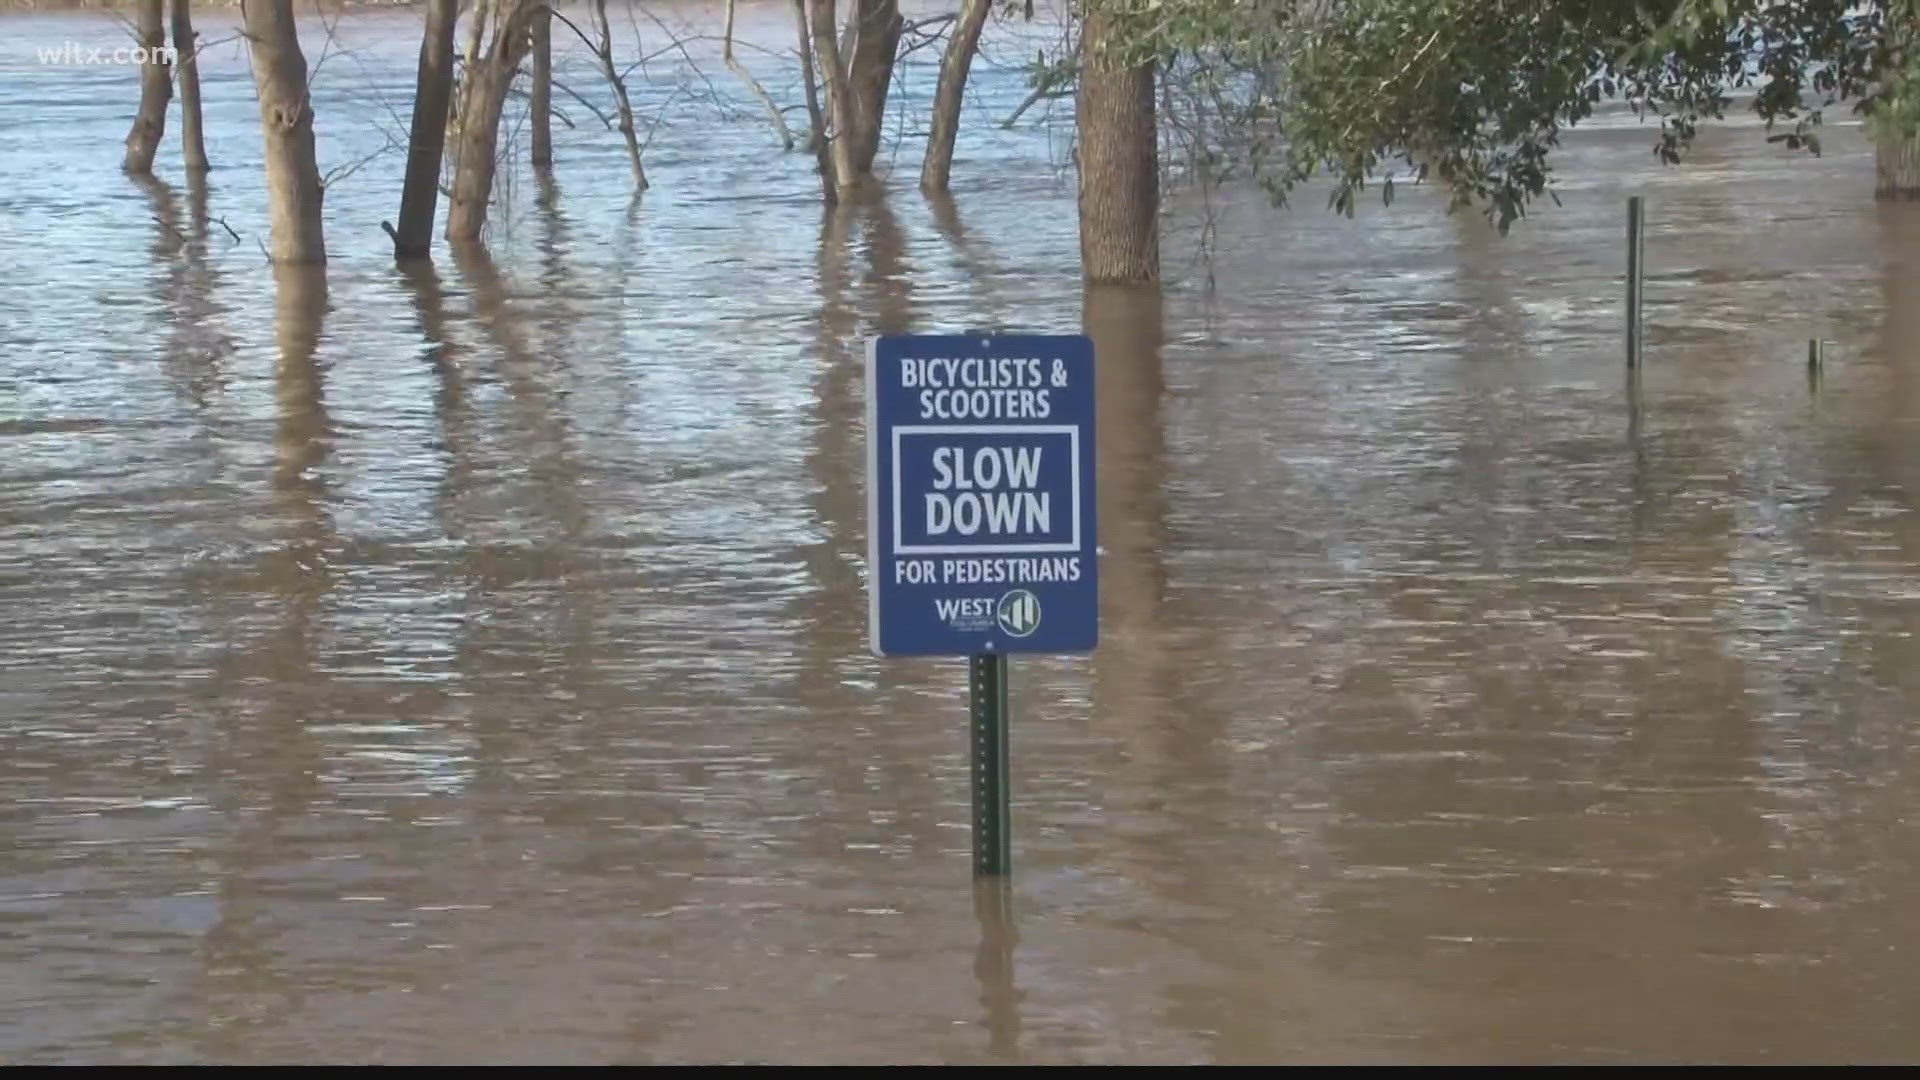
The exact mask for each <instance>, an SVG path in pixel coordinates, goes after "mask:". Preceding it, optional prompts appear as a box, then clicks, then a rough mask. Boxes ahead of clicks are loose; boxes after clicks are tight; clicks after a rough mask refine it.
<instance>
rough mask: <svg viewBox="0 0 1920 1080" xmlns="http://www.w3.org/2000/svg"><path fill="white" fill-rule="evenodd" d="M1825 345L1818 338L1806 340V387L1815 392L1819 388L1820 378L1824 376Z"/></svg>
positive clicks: (1825, 365) (1825, 361)
mask: <svg viewBox="0 0 1920 1080" xmlns="http://www.w3.org/2000/svg"><path fill="white" fill-rule="evenodd" d="M1826 367H1827V343H1826V342H1824V341H1821V340H1820V339H1819V338H1808V339H1807V385H1808V386H1810V387H1812V388H1813V389H1815V390H1818V389H1819V388H1820V377H1821V376H1822V375H1824V374H1826Z"/></svg>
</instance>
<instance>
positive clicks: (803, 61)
mask: <svg viewBox="0 0 1920 1080" xmlns="http://www.w3.org/2000/svg"><path fill="white" fill-rule="evenodd" d="M793 14H794V18H795V20H796V21H798V22H799V24H800V81H801V82H802V83H803V84H804V85H805V86H806V90H807V124H808V130H807V150H808V152H810V153H812V154H813V155H814V156H815V157H816V158H818V160H819V164H820V175H822V176H826V175H828V172H827V170H829V169H830V168H832V165H831V163H829V162H828V160H827V124H826V120H825V119H824V118H823V117H821V115H820V92H819V90H818V88H817V86H816V84H815V81H814V76H813V33H812V32H811V31H809V30H808V29H807V0H793Z"/></svg>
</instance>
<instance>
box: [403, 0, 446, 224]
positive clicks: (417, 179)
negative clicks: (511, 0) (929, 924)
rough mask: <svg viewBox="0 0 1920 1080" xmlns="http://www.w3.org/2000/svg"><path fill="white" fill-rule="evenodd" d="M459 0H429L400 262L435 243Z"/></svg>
mask: <svg viewBox="0 0 1920 1080" xmlns="http://www.w3.org/2000/svg"><path fill="white" fill-rule="evenodd" d="M459 19H460V0H428V2H427V27H426V30H425V31H424V32H423V33H422V34H421V35H420V65H419V68H418V71H417V72H416V74H415V76H414V89H413V123H412V127H411V129H410V130H409V133H408V136H407V176H406V180H405V181H404V182H403V184H402V186H401V189H400V227H399V229H397V230H395V231H394V232H393V257H394V259H395V260H396V261H399V262H406V261H408V260H410V259H424V258H426V257H427V255H428V253H429V252H430V251H431V250H432V248H433V216H434V211H435V210H436V209H437V208H438V207H439V203H440V161H441V158H442V157H443V156H444V154H445V150H446V140H447V109H448V108H449V106H450V104H451V102H452V99H453V30H454V24H455V23H457V22H458V21H459Z"/></svg>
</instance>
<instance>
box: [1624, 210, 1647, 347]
mask: <svg viewBox="0 0 1920 1080" xmlns="http://www.w3.org/2000/svg"><path fill="white" fill-rule="evenodd" d="M1646 270H1647V216H1646V204H1645V200H1643V199H1642V198H1641V197H1640V196H1638V195H1635V196H1633V197H1631V198H1629V199H1628V200H1627V366H1628V367H1629V368H1638V367H1639V366H1640V352H1641V349H1642V335H1641V321H1640V306H1641V299H1642V296H1643V294H1644V293H1645V291H1646V288H1645V285H1646V283H1645V281H1644V280H1643V278H1644V277H1645V275H1646Z"/></svg>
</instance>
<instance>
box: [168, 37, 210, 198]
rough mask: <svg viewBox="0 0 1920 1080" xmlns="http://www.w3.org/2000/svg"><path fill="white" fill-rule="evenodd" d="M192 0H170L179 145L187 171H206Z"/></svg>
mask: <svg viewBox="0 0 1920 1080" xmlns="http://www.w3.org/2000/svg"><path fill="white" fill-rule="evenodd" d="M195 37H196V35H195V34H194V32H193V11H192V0H173V52H174V61H173V62H174V69H175V70H176V71H178V72H179V73H180V149H181V152H182V155H183V156H184V157H185V159H186V166H187V171H188V172H205V171H206V170H208V169H209V168H212V166H211V165H209V164H208V163H207V140H206V136H205V134H204V133H203V130H202V127H201V123H200V56H199V47H198V46H197V45H195V44H194V39H195Z"/></svg>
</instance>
